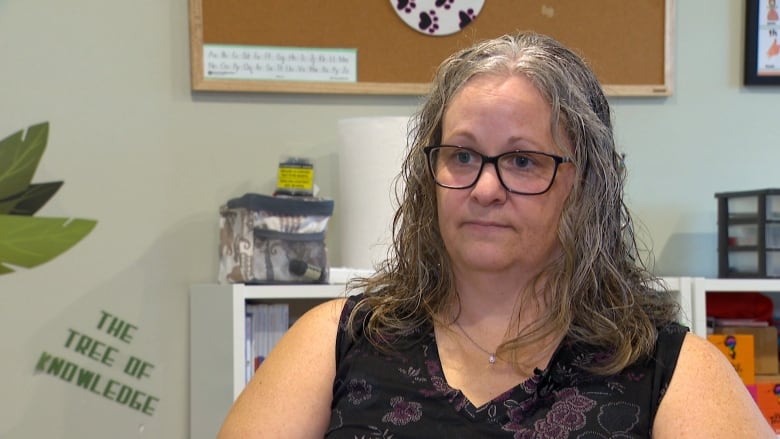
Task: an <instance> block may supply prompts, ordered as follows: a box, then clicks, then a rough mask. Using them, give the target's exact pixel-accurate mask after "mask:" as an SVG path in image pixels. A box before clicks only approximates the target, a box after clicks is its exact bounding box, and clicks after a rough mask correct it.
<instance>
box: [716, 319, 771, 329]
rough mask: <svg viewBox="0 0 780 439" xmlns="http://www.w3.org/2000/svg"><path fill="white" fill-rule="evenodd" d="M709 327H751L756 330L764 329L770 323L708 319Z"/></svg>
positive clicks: (754, 320) (755, 320)
mask: <svg viewBox="0 0 780 439" xmlns="http://www.w3.org/2000/svg"><path fill="white" fill-rule="evenodd" d="M707 326H709V327H710V328H713V327H717V326H751V327H755V328H764V327H767V326H769V322H767V321H766V320H762V319H753V318H723V317H707Z"/></svg>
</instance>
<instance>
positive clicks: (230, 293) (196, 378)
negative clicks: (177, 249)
mask: <svg viewBox="0 0 780 439" xmlns="http://www.w3.org/2000/svg"><path fill="white" fill-rule="evenodd" d="M344 295H345V285H243V284H232V285H216V284H200V285H193V286H191V287H190V438H191V439H200V438H204V439H205V438H208V439H213V438H215V437H216V436H217V432H218V431H219V427H220V426H221V424H222V421H223V420H224V419H225V415H227V412H228V410H229V409H230V406H231V404H233V401H234V400H235V399H236V398H237V397H238V395H239V394H240V393H241V390H243V388H244V385H245V382H246V357H245V352H246V350H245V337H246V331H245V314H246V304H247V302H265V303H275V302H285V303H288V304H289V305H290V322H293V321H294V320H295V319H296V318H298V317H300V316H301V315H302V314H303V313H304V312H306V310H308V309H309V308H311V307H313V306H314V305H316V304H318V303H321V302H324V301H326V300H328V299H333V298H337V297H343V296H344Z"/></svg>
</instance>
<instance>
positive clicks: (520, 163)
mask: <svg viewBox="0 0 780 439" xmlns="http://www.w3.org/2000/svg"><path fill="white" fill-rule="evenodd" d="M531 164H532V163H531V159H529V158H528V157H527V156H524V155H516V156H514V157H512V165H514V166H515V167H517V168H527V167H528V166H530V165H531Z"/></svg>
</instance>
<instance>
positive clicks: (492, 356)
mask: <svg viewBox="0 0 780 439" xmlns="http://www.w3.org/2000/svg"><path fill="white" fill-rule="evenodd" d="M488 362H489V363H490V364H491V365H493V364H496V354H490V358H488Z"/></svg>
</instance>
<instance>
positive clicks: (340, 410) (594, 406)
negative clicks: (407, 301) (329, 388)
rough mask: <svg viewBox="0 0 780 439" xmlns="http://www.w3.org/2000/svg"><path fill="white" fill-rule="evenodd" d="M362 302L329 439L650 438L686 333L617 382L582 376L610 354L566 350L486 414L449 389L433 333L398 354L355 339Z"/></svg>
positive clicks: (662, 337)
mask: <svg viewBox="0 0 780 439" xmlns="http://www.w3.org/2000/svg"><path fill="white" fill-rule="evenodd" d="M359 298H360V296H359V295H358V296H352V297H350V298H349V299H348V301H347V304H346V305H345V307H344V311H343V313H342V316H341V322H340V325H339V333H338V337H337V342H336V379H335V381H334V385H333V402H332V406H331V408H332V411H331V421H330V427H329V429H328V431H327V433H326V435H325V437H326V438H329V439H369V438H384V439H391V438H392V439H405V438H425V439H430V438H522V439H532V438H533V439H542V438H545V439H559V438H578V439H596V438H615V437H619V438H649V437H650V436H651V429H652V425H653V419H654V417H655V413H656V410H657V408H658V404H659V402H660V400H661V398H662V397H663V395H664V392H665V391H666V388H667V386H668V384H669V381H670V379H671V377H672V373H673V372H674V367H675V365H676V363H677V357H678V355H679V353H680V347H681V346H682V341H683V339H684V337H685V334H686V332H687V329H686V328H685V327H683V326H681V325H678V324H670V325H667V326H665V327H663V328H660V329H659V335H658V339H657V341H656V349H655V353H654V355H653V356H652V357H651V358H649V359H648V360H645V361H641V362H639V363H637V364H633V365H631V366H629V367H627V368H625V369H624V370H623V371H622V372H620V373H619V374H616V375H611V376H598V375H594V374H591V373H589V372H587V371H585V370H584V369H583V366H585V365H588V364H594V363H595V362H598V361H599V360H600V359H603V358H604V356H603V354H602V353H600V352H597V351H594V350H593V349H592V348H588V347H587V346H581V345H574V344H572V343H569V342H567V341H566V340H564V341H563V342H562V343H561V345H560V347H559V348H558V351H557V352H556V353H555V355H554V356H553V359H552V360H551V361H550V364H549V366H548V368H547V369H546V370H544V371H542V370H536V371H535V372H536V373H535V375H534V376H533V377H531V378H529V379H528V380H526V381H525V382H523V383H521V384H519V385H517V386H516V387H514V388H512V389H509V390H507V391H506V392H505V393H503V394H501V395H499V396H497V397H496V398H495V399H493V400H492V401H489V402H487V403H485V404H484V405H482V406H479V407H477V406H474V405H473V404H472V403H471V402H470V401H469V400H468V399H467V398H466V397H465V396H464V395H463V393H461V392H460V391H459V390H458V389H454V388H452V387H450V386H449V385H448V384H447V382H446V380H445V378H444V374H443V373H442V368H441V362H440V360H439V353H438V349H437V346H436V340H435V338H434V335H433V330H432V327H429V328H427V330H423V331H421V332H420V333H418V334H416V335H415V336H414V339H415V340H419V341H416V342H415V343H410V344H408V347H406V348H403V349H400V350H396V351H394V352H393V353H390V354H388V353H382V352H380V351H378V350H377V349H375V348H374V347H373V346H372V345H371V344H370V343H369V342H368V341H367V340H366V338H365V337H364V336H363V334H362V333H358V334H357V337H356V338H355V339H353V338H352V337H351V336H350V335H349V334H348V333H347V330H346V320H347V318H348V316H349V313H350V312H351V311H352V309H353V308H354V305H355V303H356V302H357V300H359ZM356 317H357V319H358V321H361V320H362V319H363V318H365V317H366V315H362V316H361V315H359V316H356ZM418 337H419V338H418ZM302 421H303V420H302ZM304 422H305V421H304Z"/></svg>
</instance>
